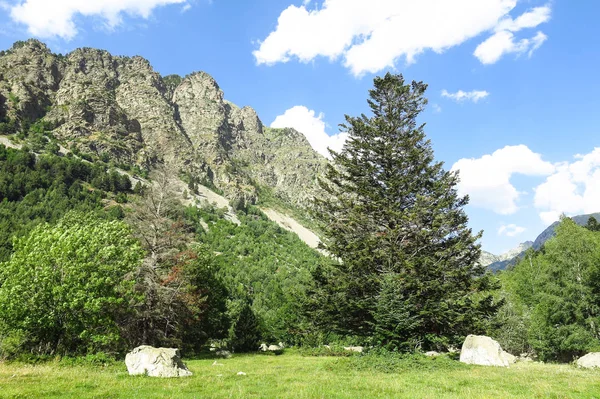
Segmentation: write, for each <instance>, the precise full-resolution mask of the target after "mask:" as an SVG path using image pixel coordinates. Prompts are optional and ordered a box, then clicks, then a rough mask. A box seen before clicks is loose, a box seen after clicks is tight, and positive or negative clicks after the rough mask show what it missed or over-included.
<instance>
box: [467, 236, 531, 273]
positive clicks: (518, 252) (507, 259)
mask: <svg viewBox="0 0 600 399" xmlns="http://www.w3.org/2000/svg"><path fill="white" fill-rule="evenodd" d="M532 246H533V241H525V242H523V243H521V244H519V245H518V246H517V247H516V248H513V249H511V250H510V251H508V252H505V253H503V254H502V255H494V254H492V253H490V252H485V251H482V252H481V258H480V260H479V261H480V263H481V264H482V265H483V266H487V267H488V268H489V269H490V270H492V271H498V270H504V269H506V268H507V267H508V266H509V265H510V264H511V263H512V262H513V261H516V260H517V259H519V258H520V257H521V256H522V255H523V254H524V253H525V251H527V250H528V249H529V248H531V247H532Z"/></svg>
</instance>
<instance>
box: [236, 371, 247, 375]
mask: <svg viewBox="0 0 600 399" xmlns="http://www.w3.org/2000/svg"><path fill="white" fill-rule="evenodd" d="M237 375H246V373H244V372H243V371H239V372H238V373H237Z"/></svg>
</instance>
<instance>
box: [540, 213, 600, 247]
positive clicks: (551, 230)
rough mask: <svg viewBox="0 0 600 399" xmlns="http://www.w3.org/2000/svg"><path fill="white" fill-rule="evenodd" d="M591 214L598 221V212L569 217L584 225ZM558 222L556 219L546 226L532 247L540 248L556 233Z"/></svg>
mask: <svg viewBox="0 0 600 399" xmlns="http://www.w3.org/2000/svg"><path fill="white" fill-rule="evenodd" d="M592 216H593V217H595V218H596V219H597V220H598V221H600V213H590V214H589V215H579V216H573V217H572V218H571V220H573V221H574V222H575V223H577V224H578V225H580V226H585V225H586V224H587V222H588V219H589V218H590V217H592ZM559 223H560V222H558V221H556V222H554V223H552V224H551V225H550V226H548V228H546V230H544V231H542V233H541V234H540V235H539V236H537V238H536V239H535V241H534V242H533V249H535V250H536V251H537V250H538V249H540V248H541V247H542V245H544V243H545V242H546V241H548V240H549V239H551V238H552V237H554V236H555V235H556V232H555V229H556V226H558V224H559Z"/></svg>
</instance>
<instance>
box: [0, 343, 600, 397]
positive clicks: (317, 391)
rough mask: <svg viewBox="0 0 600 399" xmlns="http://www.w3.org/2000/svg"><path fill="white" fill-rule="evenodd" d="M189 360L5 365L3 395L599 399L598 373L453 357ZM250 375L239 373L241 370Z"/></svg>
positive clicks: (0, 376) (293, 355) (0, 373)
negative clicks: (139, 371)
mask: <svg viewBox="0 0 600 399" xmlns="http://www.w3.org/2000/svg"><path fill="white" fill-rule="evenodd" d="M214 362H215V360H214V359H202V360H188V361H187V362H186V363H187V365H188V367H189V369H190V370H191V371H192V372H193V373H194V375H193V376H192V377H188V378H181V379H156V378H150V377H145V376H139V377H131V376H129V375H128V374H127V370H126V368H125V365H124V364H122V363H114V364H109V365H105V366H92V365H65V364H63V363H61V362H48V363H42V364H37V365H30V364H21V363H4V364H0V398H38V397H39V398H205V399H208V398H306V399H309V398H310V399H313V398H436V399H437V398H600V371H594V370H580V369H577V368H575V367H574V366H571V365H557V364H539V363H519V364H516V365H514V366H511V367H510V368H508V369H505V368H495V367H481V366H468V365H463V364H461V363H459V362H457V361H454V360H450V359H447V358H437V359H429V358H427V359H425V358H424V359H420V360H418V361H414V359H413V360H411V359H408V360H402V361H395V362H391V363H390V362H389V360H386V359H379V358H377V357H375V356H362V357H360V356H357V357H350V358H336V357H309V356H306V357H305V356H302V355H300V354H299V353H297V352H290V353H286V354H284V355H281V356H265V355H239V356H234V357H233V358H231V359H223V360H218V361H217V365H215V364H214ZM240 371H241V372H244V373H246V374H245V375H238V372H240Z"/></svg>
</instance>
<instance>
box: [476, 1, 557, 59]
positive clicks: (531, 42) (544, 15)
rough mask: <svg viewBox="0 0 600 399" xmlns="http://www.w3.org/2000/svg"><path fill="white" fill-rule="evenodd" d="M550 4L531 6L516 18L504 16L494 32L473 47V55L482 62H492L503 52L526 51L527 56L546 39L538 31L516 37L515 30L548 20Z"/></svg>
mask: <svg viewBox="0 0 600 399" xmlns="http://www.w3.org/2000/svg"><path fill="white" fill-rule="evenodd" d="M551 11H552V10H551V9H550V6H543V7H536V8H533V9H531V10H529V11H527V12H525V13H524V14H522V15H521V16H519V17H518V18H517V19H512V18H510V17H506V18H504V19H502V20H501V21H500V23H498V25H497V26H496V28H495V33H494V34H493V35H492V36H490V37H489V38H488V39H487V40H485V41H484V42H483V43H481V44H480V45H479V46H477V48H476V49H475V53H474V55H475V57H477V58H478V59H479V61H481V63H483V64H494V63H495V62H497V61H498V60H499V59H500V58H502V56H504V55H505V54H511V53H515V54H517V55H519V54H524V53H527V54H528V56H529V57H531V55H532V54H533V52H534V51H535V50H537V49H538V48H540V46H541V45H542V44H543V43H544V42H545V41H546V39H548V36H546V35H545V34H544V33H543V32H541V31H538V32H537V33H536V34H535V36H533V37H530V38H523V39H520V40H519V39H517V38H516V37H515V32H518V31H520V30H522V29H529V28H535V27H537V26H538V25H540V24H543V23H544V22H548V21H549V20H550V14H551Z"/></svg>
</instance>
